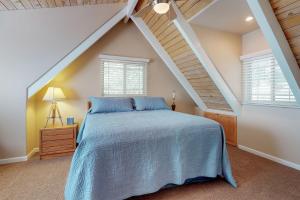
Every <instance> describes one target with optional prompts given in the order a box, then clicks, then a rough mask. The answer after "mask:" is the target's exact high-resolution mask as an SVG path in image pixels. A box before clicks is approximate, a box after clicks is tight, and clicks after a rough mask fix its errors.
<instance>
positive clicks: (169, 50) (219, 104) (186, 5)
mask: <svg viewBox="0 0 300 200" xmlns="http://www.w3.org/2000/svg"><path fill="white" fill-rule="evenodd" d="M214 2H215V1H213V0H190V1H178V2H176V5H174V6H175V7H177V9H175V10H176V13H177V18H176V19H175V20H174V21H170V20H169V17H168V16H166V15H159V14H156V13H155V12H154V11H153V10H150V11H148V12H146V13H144V14H143V16H142V21H141V20H139V19H137V18H136V17H133V21H134V22H135V23H136V25H137V26H138V28H139V29H140V30H141V31H142V32H143V33H144V35H145V37H146V39H148V41H149V42H150V43H151V44H152V46H153V43H157V45H156V47H155V46H153V47H154V48H156V51H157V53H158V54H159V55H160V56H161V57H164V58H165V60H166V57H168V60H169V61H167V62H166V61H165V62H166V64H167V63H169V64H167V66H168V67H169V68H171V71H172V70H173V71H174V72H173V73H174V75H175V76H177V79H179V80H181V84H182V85H183V87H184V88H186V90H187V91H188V92H189V94H190V96H191V97H192V98H193V99H194V101H195V102H196V104H197V105H198V106H199V107H200V108H201V109H202V110H206V111H218V112H220V111H221V112H227V113H228V112H235V113H236V114H238V113H239V110H240V104H239V102H238V101H237V99H236V97H235V96H234V95H233V93H232V91H231V90H230V89H229V87H228V86H227V84H226V83H225V81H224V80H223V78H222V77H221V76H220V74H219V73H218V71H217V70H216V68H215V66H214V64H213V63H212V61H211V60H210V58H209V57H208V56H207V55H206V52H205V51H204V49H203V48H202V47H201V44H200V42H199V40H198V38H197V36H196V35H195V33H194V31H193V30H192V28H191V27H190V25H189V24H188V23H187V21H188V20H189V19H190V18H191V17H193V16H194V15H195V14H198V13H199V12H201V11H202V10H205V8H207V7H208V6H210V5H211V4H213V3H214ZM144 4H145V3H144ZM143 6H144V5H141V6H140V7H141V8H142V7H143ZM149 37H152V40H151V41H150V40H149ZM164 58H163V60H164ZM174 68H175V69H174Z"/></svg>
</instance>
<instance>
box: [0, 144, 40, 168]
mask: <svg viewBox="0 0 300 200" xmlns="http://www.w3.org/2000/svg"><path fill="white" fill-rule="evenodd" d="M37 152H39V148H33V149H32V151H31V152H29V154H28V155H26V156H21V157H13V158H5V159H0V165H4V164H10V163H16V162H24V161H27V160H28V159H30V158H31V157H32V156H33V155H34V154H35V153H37Z"/></svg>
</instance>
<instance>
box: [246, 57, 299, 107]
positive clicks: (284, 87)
mask: <svg viewBox="0 0 300 200" xmlns="http://www.w3.org/2000/svg"><path fill="white" fill-rule="evenodd" d="M242 65H243V87H244V103H255V104H270V105H284V106H287V105H297V103H296V99H295V97H294V95H293V93H292V91H291V89H290V87H289V84H288V83H287V81H286V79H285V77H284V75H283V73H282V71H281V69H280V67H279V65H278V63H277V61H276V59H275V58H274V56H273V55H272V53H267V54H264V55H259V56H251V57H247V58H242Z"/></svg>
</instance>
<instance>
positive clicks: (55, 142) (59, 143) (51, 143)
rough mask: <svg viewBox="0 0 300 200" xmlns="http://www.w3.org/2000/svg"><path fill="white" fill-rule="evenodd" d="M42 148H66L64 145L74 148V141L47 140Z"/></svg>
mask: <svg viewBox="0 0 300 200" xmlns="http://www.w3.org/2000/svg"><path fill="white" fill-rule="evenodd" d="M42 145H43V147H44V148H48V147H59V146H66V145H73V146H74V140H73V139H66V140H49V141H44V142H43V144H42Z"/></svg>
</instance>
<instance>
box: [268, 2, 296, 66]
mask: <svg viewBox="0 0 300 200" xmlns="http://www.w3.org/2000/svg"><path fill="white" fill-rule="evenodd" d="M270 2H271V5H272V8H273V10H274V12H275V15H276V17H277V19H278V21H279V23H280V25H281V27H282V30H283V31H284V33H285V36H286V38H287V39H288V42H289V44H290V46H291V49H292V51H293V53H294V55H295V57H296V60H297V63H298V65H299V67H300V1H299V0H291V1H282V0H276V1H275V0H272V1H270Z"/></svg>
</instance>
